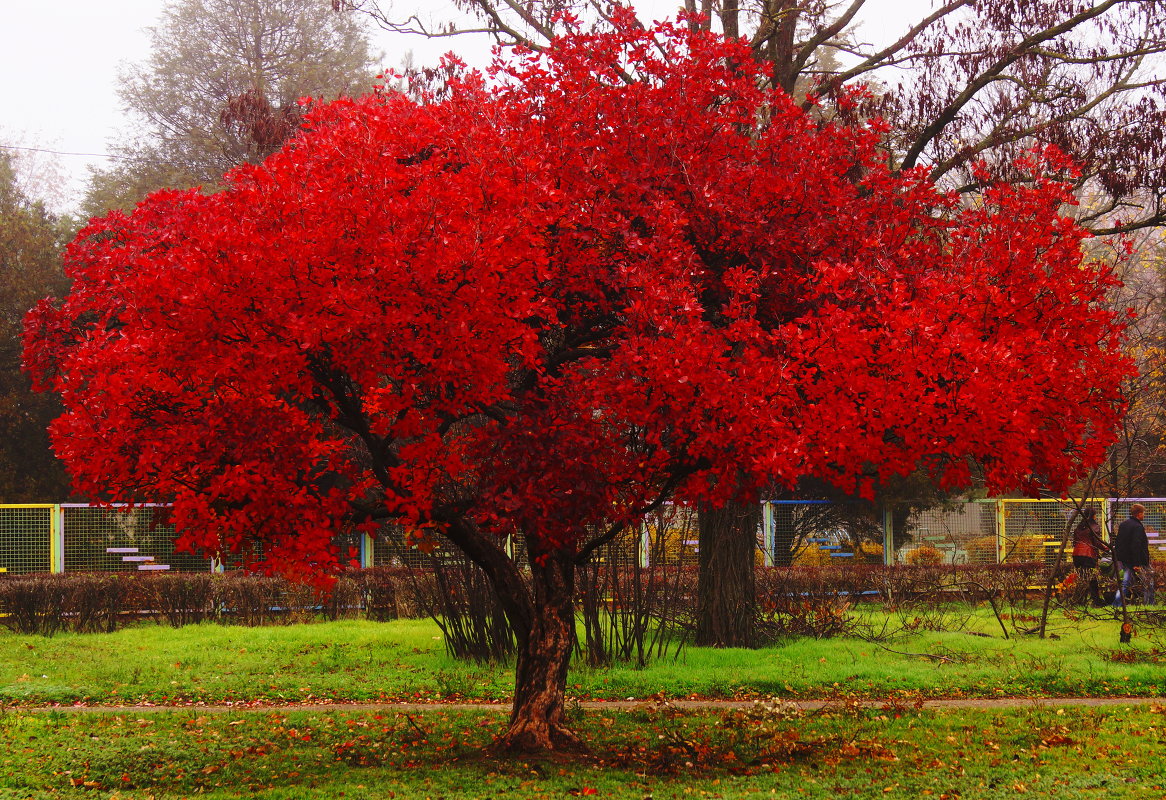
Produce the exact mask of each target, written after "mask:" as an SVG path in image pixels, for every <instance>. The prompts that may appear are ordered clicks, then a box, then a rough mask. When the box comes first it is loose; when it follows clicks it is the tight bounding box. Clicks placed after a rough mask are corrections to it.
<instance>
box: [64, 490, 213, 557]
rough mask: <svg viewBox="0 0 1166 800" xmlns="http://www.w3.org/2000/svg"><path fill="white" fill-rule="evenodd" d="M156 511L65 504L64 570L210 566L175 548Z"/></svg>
mask: <svg viewBox="0 0 1166 800" xmlns="http://www.w3.org/2000/svg"><path fill="white" fill-rule="evenodd" d="M157 516H160V512H159V510H158V509H156V508H154V507H149V506H145V507H142V506H139V507H136V508H132V509H131V508H125V507H115V508H93V507H89V506H72V505H66V506H62V518H63V524H64V539H65V563H64V567H65V571H66V572H80V571H102V572H134V571H137V572H151V571H171V572H207V571H209V570H210V568H211V562H210V559H207V558H205V557H203V556H199V555H193V554H191V553H179V552H176V551H175V549H174V528H173V526H171V525H169V524H166V523H164V522H161V521H160V520H158V519H156V517H157Z"/></svg>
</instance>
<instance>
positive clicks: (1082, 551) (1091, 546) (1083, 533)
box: [1073, 508, 1109, 606]
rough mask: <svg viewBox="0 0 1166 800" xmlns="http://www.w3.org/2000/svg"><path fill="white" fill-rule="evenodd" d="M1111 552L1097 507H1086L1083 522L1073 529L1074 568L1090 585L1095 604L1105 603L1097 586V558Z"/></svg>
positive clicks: (1078, 575)
mask: <svg viewBox="0 0 1166 800" xmlns="http://www.w3.org/2000/svg"><path fill="white" fill-rule="evenodd" d="M1107 552H1109V545H1108V544H1106V543H1105V541H1104V540H1103V539H1102V538H1101V524H1100V523H1099V522H1098V521H1097V509H1096V508H1086V509H1085V510H1084V511H1082V512H1081V524H1080V525H1078V526H1077V530H1075V531H1073V568H1074V569H1075V570H1076V571H1077V578H1078V580H1080V581H1081V582H1082V583H1087V584H1088V586H1089V598H1090V599H1091V600H1092V601H1093V604H1094V605H1095V606H1103V605H1105V601H1104V600H1102V599H1101V592H1100V590H1099V589H1098V586H1097V559H1098V557H1099V555H1100V554H1101V553H1107Z"/></svg>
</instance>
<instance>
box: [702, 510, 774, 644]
mask: <svg viewBox="0 0 1166 800" xmlns="http://www.w3.org/2000/svg"><path fill="white" fill-rule="evenodd" d="M760 524H761V505H760V504H759V503H736V502H734V503H729V504H728V505H726V506H725V507H724V508H709V507H702V508H701V509H700V510H699V530H700V535H699V541H700V551H699V558H700V574H699V578H698V582H697V625H696V644H698V645H701V646H705V647H754V646H756V625H755V618H756V592H755V588H754V575H753V563H754V558H755V554H756V552H757V528H758V526H759V525H760Z"/></svg>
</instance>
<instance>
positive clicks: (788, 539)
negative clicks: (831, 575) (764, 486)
mask: <svg viewBox="0 0 1166 800" xmlns="http://www.w3.org/2000/svg"><path fill="white" fill-rule="evenodd" d="M765 520H766V523H765V524H766V527H767V530H766V533H765V536H764V539H765V541H766V543H767V546H768V547H769V555H770V562H769V563H772V564H775V565H777V566H789V565H796V566H845V565H846V564H851V563H856V562H866V563H882V560H883V544H882V540H883V530H882V524H881V522H880V521H878V520H876V519H875V518H874V517H873V516H871V513H870V511H869V510H863V509H857V508H854V507H850V506H846V505H839V504H836V503H832V502H829V501H826V500H772V501H768V502H767V503H766V513H765Z"/></svg>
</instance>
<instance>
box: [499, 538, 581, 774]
mask: <svg viewBox="0 0 1166 800" xmlns="http://www.w3.org/2000/svg"><path fill="white" fill-rule="evenodd" d="M537 562H538V559H537V558H536V559H534V561H533V563H532V564H531V569H530V571H531V589H532V594H533V597H532V601H533V605H534V607H533V613H532V614H531V617H530V620H531V623H530V627H529V630H528V631H525V632H519V645H518V664H517V667H516V668H515V677H514V708H513V709H512V710H511V712H510V726H509V728H507V730H506V732H505V733H504V734H502V736H501V737H500V738H499V739H498V741H497V742H496V745H495V746H496V747H498V748H499V749H502V750H507V751H510V752H523V753H532V752H541V751H547V750H563V749H576V748H579V747H581V746H582V744H581V742H580V740H579V738H578V737H577V736H576V735H575V734H574V733H572V732H571V730H570V728H568V726H567V723H566V720H565V719H564V712H565V708H566V690H567V668H568V667H569V666H570V663H571V652H572V650H573V649H574V646H575V604H574V600H575V598H574V594H575V563H574V558H573V553H570V552H568V551H564V550H556V551H554V552H552V553H549V554H546V555H545V557H544V558H543V559H542V563H541V564H539V563H537Z"/></svg>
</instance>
